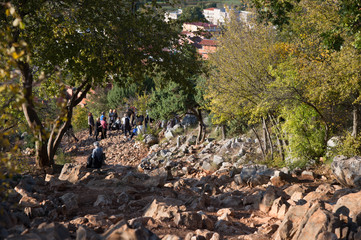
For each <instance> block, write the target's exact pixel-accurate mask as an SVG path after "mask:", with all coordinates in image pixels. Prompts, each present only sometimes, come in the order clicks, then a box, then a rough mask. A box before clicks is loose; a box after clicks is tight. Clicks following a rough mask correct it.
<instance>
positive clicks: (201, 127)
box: [194, 108, 206, 144]
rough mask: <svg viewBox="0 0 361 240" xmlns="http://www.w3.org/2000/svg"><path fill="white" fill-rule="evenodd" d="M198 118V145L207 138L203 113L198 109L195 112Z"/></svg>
mask: <svg viewBox="0 0 361 240" xmlns="http://www.w3.org/2000/svg"><path fill="white" fill-rule="evenodd" d="M194 112H195V114H196V116H197V118H198V136H197V144H199V143H201V142H203V141H204V139H205V136H206V134H205V133H206V131H205V125H204V122H203V117H202V111H201V110H200V109H199V108H197V109H195V110H194Z"/></svg>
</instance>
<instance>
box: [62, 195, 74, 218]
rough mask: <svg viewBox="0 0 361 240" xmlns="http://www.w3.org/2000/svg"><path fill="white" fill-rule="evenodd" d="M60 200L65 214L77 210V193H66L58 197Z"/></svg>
mask: <svg viewBox="0 0 361 240" xmlns="http://www.w3.org/2000/svg"><path fill="white" fill-rule="evenodd" d="M60 201H61V202H62V203H63V204H64V206H65V214H66V215H68V214H72V213H75V212H76V211H77V210H78V195H77V194H75V193H66V194H64V195H63V196H61V197H60Z"/></svg>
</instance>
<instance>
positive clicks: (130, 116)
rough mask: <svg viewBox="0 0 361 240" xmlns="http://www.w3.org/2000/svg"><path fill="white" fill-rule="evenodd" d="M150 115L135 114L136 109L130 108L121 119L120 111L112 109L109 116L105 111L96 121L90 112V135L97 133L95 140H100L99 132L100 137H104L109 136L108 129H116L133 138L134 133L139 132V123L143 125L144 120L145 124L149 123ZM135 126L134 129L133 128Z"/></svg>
mask: <svg viewBox="0 0 361 240" xmlns="http://www.w3.org/2000/svg"><path fill="white" fill-rule="evenodd" d="M108 119H109V120H108ZM148 120H149V117H147V118H144V116H142V115H140V116H135V114H134V111H132V110H131V109H129V110H128V111H127V112H126V113H124V115H123V118H121V119H120V117H119V116H118V113H117V111H116V110H115V109H110V110H109V114H108V118H107V117H106V115H105V112H102V114H101V116H100V117H98V118H97V119H96V121H94V117H93V114H92V113H89V114H88V125H89V136H92V135H93V132H94V135H95V140H96V141H98V136H99V133H100V134H101V135H100V139H104V138H106V137H107V131H108V130H116V131H118V132H119V131H120V130H121V131H122V132H123V134H124V135H125V136H129V138H130V139H131V138H132V137H133V136H134V135H136V134H137V132H138V130H139V128H142V127H138V126H139V125H140V126H142V125H143V121H145V124H147V123H148ZM133 127H134V129H133V131H132V128H133Z"/></svg>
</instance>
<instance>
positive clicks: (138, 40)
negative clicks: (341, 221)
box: [0, 0, 179, 167]
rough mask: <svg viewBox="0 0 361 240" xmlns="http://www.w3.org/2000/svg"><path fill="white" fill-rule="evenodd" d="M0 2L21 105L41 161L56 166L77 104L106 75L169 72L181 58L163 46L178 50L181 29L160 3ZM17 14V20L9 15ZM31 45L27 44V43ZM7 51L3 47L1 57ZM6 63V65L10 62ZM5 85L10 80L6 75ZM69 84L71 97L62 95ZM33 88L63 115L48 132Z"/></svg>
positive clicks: (1, 22) (104, 80)
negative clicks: (165, 17) (165, 16)
mask: <svg viewBox="0 0 361 240" xmlns="http://www.w3.org/2000/svg"><path fill="white" fill-rule="evenodd" d="M11 4H12V5H11V7H8V5H2V9H1V12H0V31H1V35H4V34H5V33H4V32H6V36H7V38H6V43H5V44H7V45H9V46H11V48H10V49H11V51H12V57H13V58H14V60H15V61H14V64H13V65H11V66H10V68H11V70H15V69H18V70H20V73H21V74H20V75H21V76H20V78H18V79H17V80H16V81H17V82H16V83H17V85H16V86H17V87H18V88H19V92H21V93H22V99H23V101H22V110H23V112H24V116H25V119H26V122H27V124H28V126H29V127H30V128H31V129H32V131H33V134H34V136H36V156H37V157H36V163H37V165H38V166H39V167H45V166H50V165H52V164H53V163H54V161H53V159H54V155H55V152H56V149H57V148H58V147H59V144H60V141H61V139H62V137H63V135H64V134H65V132H66V131H67V129H68V127H69V125H70V121H71V118H72V114H73V108H74V107H75V106H76V105H77V104H79V103H80V102H81V101H82V99H83V98H84V97H85V96H86V94H87V93H88V92H89V90H90V89H91V88H96V87H97V86H104V85H105V83H107V82H108V81H109V78H110V77H111V76H113V78H115V77H117V76H118V77H119V79H120V78H122V77H125V76H132V77H133V79H135V80H137V79H141V78H142V77H143V76H144V74H145V73H146V72H149V73H150V74H152V71H153V69H154V68H155V66H157V68H158V69H161V70H163V71H165V72H166V71H167V69H169V68H174V67H175V65H174V64H176V63H177V60H174V61H173V59H174V57H173V55H172V54H170V53H169V51H165V49H176V48H178V47H177V46H178V38H179V36H178V33H177V32H175V31H174V29H173V27H172V26H170V25H169V24H167V23H165V22H164V21H163V14H158V12H157V11H158V10H157V8H156V6H155V5H144V7H142V8H139V9H137V4H136V2H134V1H122V2H119V1H115V0H114V1H113V0H110V1H98V0H97V1H95V0H90V1H86V2H79V1H70V0H65V1H45V0H39V1H38V0H36V1H35V0H31V1H25V0H16V1H15V0H14V1H11ZM13 12H17V13H18V15H17V16H16V18H15V19H13V18H11V17H9V16H10V15H11V14H12V13H13ZM25 43H26V44H25ZM4 54H5V53H4V52H1V57H2V58H3V56H4ZM6 64H7V63H5V65H6ZM3 80H4V84H6V85H9V84H12V83H13V79H3ZM68 86H70V88H72V89H73V92H72V95H71V96H69V95H67V94H66V92H65V88H66V87H68ZM35 91H41V92H43V93H45V94H44V96H46V95H47V98H48V99H50V98H54V96H55V98H56V99H57V101H56V102H57V107H58V111H57V113H58V116H57V117H56V119H53V121H52V122H51V123H50V124H49V125H50V126H51V128H50V129H46V128H45V126H44V122H43V120H42V119H41V117H40V116H39V113H38V111H37V105H38V104H40V102H39V101H37V100H36V98H35V96H34V93H35Z"/></svg>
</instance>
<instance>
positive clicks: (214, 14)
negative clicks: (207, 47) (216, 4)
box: [203, 8, 250, 25]
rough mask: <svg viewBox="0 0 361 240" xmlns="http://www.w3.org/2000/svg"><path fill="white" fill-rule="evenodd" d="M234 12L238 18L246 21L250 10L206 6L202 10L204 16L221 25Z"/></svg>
mask: <svg viewBox="0 0 361 240" xmlns="http://www.w3.org/2000/svg"><path fill="white" fill-rule="evenodd" d="M232 14H235V16H236V17H237V19H238V20H240V21H243V22H247V19H248V17H249V14H250V12H247V11H236V10H235V9H231V8H207V9H204V10H203V15H204V17H205V18H206V19H207V20H208V21H209V22H210V23H212V24H214V25H223V24H225V22H226V21H227V20H229V19H230V18H231V15H232Z"/></svg>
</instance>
